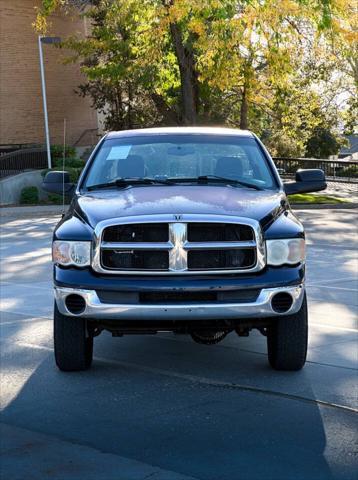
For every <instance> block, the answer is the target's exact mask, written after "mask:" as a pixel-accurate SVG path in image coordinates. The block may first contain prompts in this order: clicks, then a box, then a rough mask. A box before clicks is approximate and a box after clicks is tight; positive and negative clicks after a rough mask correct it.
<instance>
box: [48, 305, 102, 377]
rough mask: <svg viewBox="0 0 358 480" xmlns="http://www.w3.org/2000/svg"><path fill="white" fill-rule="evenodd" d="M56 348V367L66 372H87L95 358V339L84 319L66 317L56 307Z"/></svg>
mask: <svg viewBox="0 0 358 480" xmlns="http://www.w3.org/2000/svg"><path fill="white" fill-rule="evenodd" d="M54 347H55V360H56V365H57V366H58V368H59V369H60V370H63V371H64V372H74V371H79V370H86V369H87V368H89V367H90V366H91V363H92V357H93V337H91V336H89V335H88V332H87V322H86V320H84V319H83V318H76V317H66V316H65V315H62V314H61V313H60V312H59V311H58V308H57V305H56V302H55V307H54Z"/></svg>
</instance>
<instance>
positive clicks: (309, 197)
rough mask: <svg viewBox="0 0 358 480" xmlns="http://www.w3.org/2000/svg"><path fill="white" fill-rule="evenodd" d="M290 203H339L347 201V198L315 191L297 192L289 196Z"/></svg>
mask: <svg viewBox="0 0 358 480" xmlns="http://www.w3.org/2000/svg"><path fill="white" fill-rule="evenodd" d="M289 200H290V203H293V204H295V203H311V204H322V203H323V204H327V203H328V204H332V205H334V204H337V203H346V202H347V199H345V198H344V199H342V198H339V197H335V196H333V195H322V194H313V193H296V194H295V195H290V196H289Z"/></svg>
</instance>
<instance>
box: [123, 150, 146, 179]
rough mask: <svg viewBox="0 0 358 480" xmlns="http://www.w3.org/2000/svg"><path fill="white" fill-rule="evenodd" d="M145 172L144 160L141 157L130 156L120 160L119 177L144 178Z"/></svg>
mask: <svg viewBox="0 0 358 480" xmlns="http://www.w3.org/2000/svg"><path fill="white" fill-rule="evenodd" d="M144 171H145V170H144V159H143V157H141V156H140V155H128V157H127V158H124V159H122V160H118V170H117V174H118V177H123V178H136V177H144Z"/></svg>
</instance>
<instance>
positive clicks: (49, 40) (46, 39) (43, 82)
mask: <svg viewBox="0 0 358 480" xmlns="http://www.w3.org/2000/svg"><path fill="white" fill-rule="evenodd" d="M60 42H61V39H60V38H59V37H43V36H42V35H39V37H38V43H39V56H40V72H41V87H42V101H43V109H44V120H45V136H46V150H47V165H48V168H51V167H52V164H51V147H50V131H49V128H48V114H47V97H46V80H45V67H44V57H43V51H42V44H43V43H60Z"/></svg>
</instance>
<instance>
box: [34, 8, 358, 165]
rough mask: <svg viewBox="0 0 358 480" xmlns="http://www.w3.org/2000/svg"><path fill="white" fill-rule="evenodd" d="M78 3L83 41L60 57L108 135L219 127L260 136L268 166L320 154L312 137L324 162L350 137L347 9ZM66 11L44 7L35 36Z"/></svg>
mask: <svg viewBox="0 0 358 480" xmlns="http://www.w3.org/2000/svg"><path fill="white" fill-rule="evenodd" d="M85 3H86V4H87V8H86V10H84V13H83V15H84V16H85V17H87V20H88V21H89V23H90V24H91V27H92V28H91V36H90V37H87V38H83V37H76V36H73V37H71V38H68V39H67V40H66V41H65V42H64V46H65V47H67V48H68V49H69V50H70V51H71V52H72V56H71V59H70V60H71V61H79V62H80V64H81V69H82V72H83V73H84V74H85V76H86V81H85V82H84V83H83V84H82V85H80V86H79V87H78V93H79V94H80V95H82V96H85V97H89V98H90V99H91V101H92V104H93V106H94V107H95V108H96V109H97V110H99V111H101V112H103V113H104V115H105V128H107V129H126V128H135V127H138V126H141V127H145V126H153V125H160V124H166V125H173V124H174V125H175V124H201V123H202V124H226V125H230V126H238V127H240V128H250V129H253V130H255V131H256V132H257V133H258V134H263V136H265V139H266V141H267V143H268V145H269V146H270V149H271V151H272V153H273V154H275V155H279V156H303V155H305V154H306V155H307V154H308V153H309V152H312V151H313V150H315V149H316V150H317V149H319V153H320V155H321V154H322V152H323V151H324V150H323V147H324V145H323V143H324V140H322V139H323V137H324V134H323V133H322V132H326V134H325V135H328V136H327V137H326V138H327V139H330V140H329V145H330V146H329V149H328V150H329V151H330V152H331V151H333V150H336V148H337V144H335V143H334V138H333V137H334V136H335V134H334V133H332V132H334V131H336V130H337V127H338V126H339V125H342V124H344V125H345V127H346V129H347V131H352V129H353V128H354V102H353V101H352V100H351V99H352V98H353V97H354V96H355V94H356V92H357V85H358V80H357V72H358V64H357V60H356V59H357V58H358V55H356V53H357V52H356V47H355V46H354V45H356V43H355V40H356V31H357V29H356V24H355V23H354V22H356V20H354V18H355V17H354V11H355V3H353V1H352V0H280V1H279V2H278V1H276V0H242V1H239V0H195V1H193V0H171V1H169V0H161V1H158V0H146V1H145V2H143V0H110V1H109V0H92V1H90V0H89V1H88V2H85ZM73 4H74V2H73V0H43V1H42V8H40V9H39V10H38V16H37V21H36V28H37V30H39V31H41V32H43V31H45V30H46V28H47V22H46V20H47V18H48V16H49V15H50V14H51V13H53V12H54V11H55V9H56V8H65V9H66V8H67V9H68V8H71V5H73ZM70 60H69V61H70ZM342 79H343V80H342ZM342 94H344V95H346V96H347V95H348V97H349V98H348V100H347V102H346V105H345V106H344V107H343V110H344V112H343V113H342V112H341V110H342V108H341V109H339V108H338V102H339V99H340V98H341V96H342ZM327 132H330V134H328V133H327ZM320 139H321V140H320ZM328 150H327V151H328ZM56 155H57V157H58V158H60V157H61V155H60V154H56ZM56 155H54V156H56ZM67 155H68V157H70V158H72V157H74V154H73V153H71V152H68V154H67ZM325 156H326V155H325ZM70 166H71V167H73V168H80V165H78V164H76V165H70Z"/></svg>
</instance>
